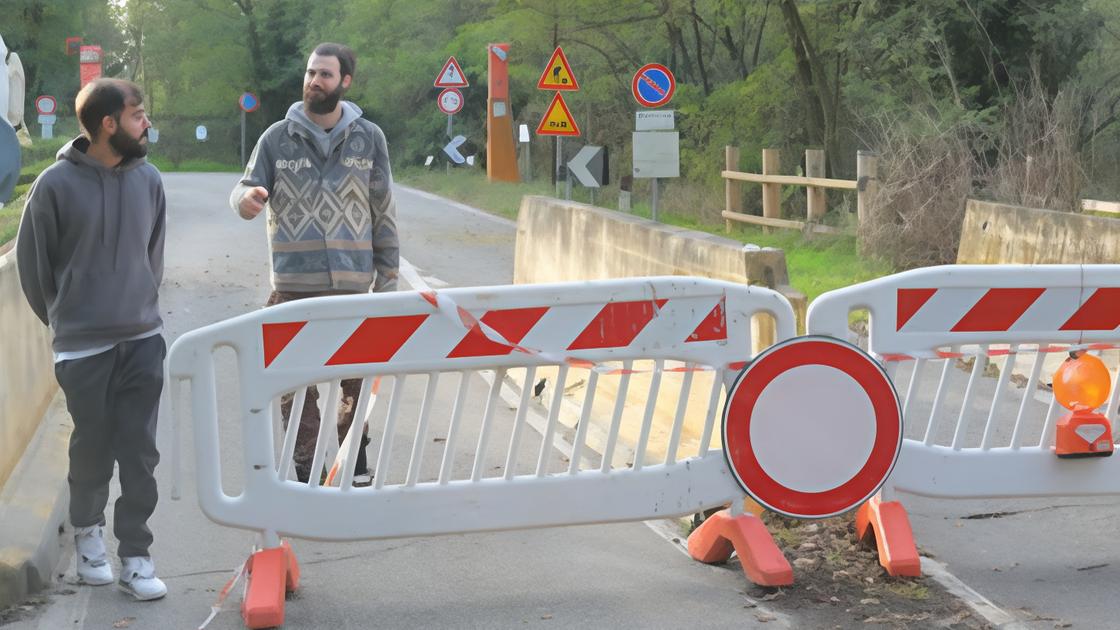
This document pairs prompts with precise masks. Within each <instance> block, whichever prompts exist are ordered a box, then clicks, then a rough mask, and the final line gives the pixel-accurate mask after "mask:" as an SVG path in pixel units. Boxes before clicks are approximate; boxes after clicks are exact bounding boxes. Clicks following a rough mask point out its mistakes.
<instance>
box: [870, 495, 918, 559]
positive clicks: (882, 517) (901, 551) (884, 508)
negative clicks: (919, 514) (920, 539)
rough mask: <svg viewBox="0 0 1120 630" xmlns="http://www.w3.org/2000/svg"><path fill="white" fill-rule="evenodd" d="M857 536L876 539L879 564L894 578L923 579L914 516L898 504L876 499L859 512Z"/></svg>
mask: <svg viewBox="0 0 1120 630" xmlns="http://www.w3.org/2000/svg"><path fill="white" fill-rule="evenodd" d="M856 537H857V538H859V539H860V540H861V541H863V542H868V541H869V539H870V538H871V537H874V539H875V546H876V547H877V548H878V551H879V564H881V565H882V566H883V568H884V569H886V570H887V574H889V575H892V576H900V575H901V576H909V577H919V576H921V574H922V561H921V558H919V557H918V546H917V545H916V544H915V543H914V531H913V530H912V529H910V517H909V516H907V515H906V508H904V507H902V504H901V503H899V502H898V501H887V502H886V503H883V502H882V501H881V500H880V499H879V497H877V496H876V497H872V498H871V499H870V500H869V501H868V502H867V503H864V504H863V505H861V506H859V509H858V510H856Z"/></svg>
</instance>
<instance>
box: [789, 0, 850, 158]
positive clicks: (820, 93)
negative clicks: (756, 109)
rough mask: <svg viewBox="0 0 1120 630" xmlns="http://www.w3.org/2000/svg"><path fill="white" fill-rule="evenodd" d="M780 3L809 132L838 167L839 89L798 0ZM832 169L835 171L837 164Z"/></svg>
mask: <svg viewBox="0 0 1120 630" xmlns="http://www.w3.org/2000/svg"><path fill="white" fill-rule="evenodd" d="M781 7H782V16H783V17H784V18H785V23H786V31H787V32H788V34H789V40H790V46H791V47H792V48H793V53H794V58H795V59H796V60H797V79H798V84H799V85H800V87H801V91H802V99H803V100H804V102H805V105H806V107H807V108H808V110H809V112H808V113H809V120H808V123H809V124H808V127H809V135H810V137H811V139H812V141H814V142H816V143H819V144H820V145H822V146H824V149H825V155H826V156H827V158H828V161H829V164H830V165H832V166H833V167H835V165H836V160H837V158H838V157H839V156H838V155H837V119H838V113H839V102H840V97H839V91H836V92H834V91H833V90H832V87H831V85H830V83H829V80H828V74H827V71H826V70H825V68H824V64H823V63H822V62H821V59H820V57H819V56H818V55H817V52H816V49H815V48H814V47H813V43H812V41H810V40H809V35H808V33H807V32H806V30H805V24H804V23H803V22H802V21H801V14H800V12H799V11H798V10H797V4H796V3H795V1H794V0H782V3H781ZM837 88H839V86H837ZM833 170H834V171H835V168H833Z"/></svg>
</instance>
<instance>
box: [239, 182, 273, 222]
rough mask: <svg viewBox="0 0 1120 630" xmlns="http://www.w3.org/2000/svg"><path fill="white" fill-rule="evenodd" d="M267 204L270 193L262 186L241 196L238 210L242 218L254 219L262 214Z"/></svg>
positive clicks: (251, 189)
mask: <svg viewBox="0 0 1120 630" xmlns="http://www.w3.org/2000/svg"><path fill="white" fill-rule="evenodd" d="M266 203H268V191H267V190H265V189H264V188H262V187H260V186H255V187H253V188H250V189H249V190H247V191H245V194H244V195H242V196H241V201H240V202H238V204H237V209H238V211H239V212H240V213H241V217H242V218H244V219H252V218H254V217H256V216H257V215H258V214H260V213H261V210H263V209H264V204H266Z"/></svg>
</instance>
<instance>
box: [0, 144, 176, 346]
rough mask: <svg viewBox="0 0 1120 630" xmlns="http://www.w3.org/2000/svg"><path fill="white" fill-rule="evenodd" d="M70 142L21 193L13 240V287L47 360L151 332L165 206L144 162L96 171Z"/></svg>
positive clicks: (156, 323)
mask: <svg viewBox="0 0 1120 630" xmlns="http://www.w3.org/2000/svg"><path fill="white" fill-rule="evenodd" d="M88 147H89V140H87V139H86V138H84V137H79V138H76V139H74V140H72V141H71V142H69V143H67V144H66V146H64V147H62V149H60V150H59V152H58V161H57V162H55V163H54V164H52V165H51V166H50V167H48V168H47V169H46V170H45V171H43V172H42V174H40V175H39V177H38V178H37V179H36V180H35V183H34V184H33V185H32V187H31V192H30V194H29V195H28V198H27V205H26V207H25V208H24V210H23V219H22V220H21V222H20V226H19V236H18V237H17V239H16V264H17V266H18V268H19V276H20V277H19V279H20V284H21V285H22V286H23V293H24V295H25V296H26V297H27V302H28V303H29V304H30V305H31V308H32V310H34V311H35V314H36V315H38V316H39V319H41V320H42V321H43V323H44V324H47V323H49V324H50V327H51V329H52V330H53V331H54V343H53V346H54V350H55V352H73V351H81V350H88V349H91V348H96V347H99V346H105V345H115V344H117V343H119V342H121V341H123V340H125V339H129V338H132V337H136V336H137V335H142V334H144V333H147V332H151V331H153V330H156V329H157V328H159V327H160V326H162V324H163V320H162V319H161V318H160V313H159V305H158V298H159V285H160V282H161V281H162V280H163V238H164V223H165V215H166V203H165V199H164V193H163V182H162V180H161V179H160V175H159V171H157V170H156V168H155V167H154V166H152V165H151V164H149V163H148V162H147V160H145V159H143V158H140V159H131V160H125V161H124V162H122V163H121V164H118V165H117V166H115V167H111V168H110V167H106V166H104V165H102V164H101V163H100V162H98V161H97V160H95V159H93V158H92V157H90V156H88V155H86V153H85V151H86V149H87V148H88Z"/></svg>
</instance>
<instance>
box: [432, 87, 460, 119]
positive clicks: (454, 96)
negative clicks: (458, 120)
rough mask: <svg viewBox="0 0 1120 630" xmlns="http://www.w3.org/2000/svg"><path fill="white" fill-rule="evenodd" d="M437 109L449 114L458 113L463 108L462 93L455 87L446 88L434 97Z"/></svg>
mask: <svg viewBox="0 0 1120 630" xmlns="http://www.w3.org/2000/svg"><path fill="white" fill-rule="evenodd" d="M436 104H437V105H439V111H441V112H443V113H445V114H447V115H449V116H450V115H451V114H458V113H459V112H460V111H461V110H462V109H463V93H462V92H460V91H459V90H456V89H455V88H447V89H446V90H444V91H442V92H440V93H439V96H438V97H436Z"/></svg>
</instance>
